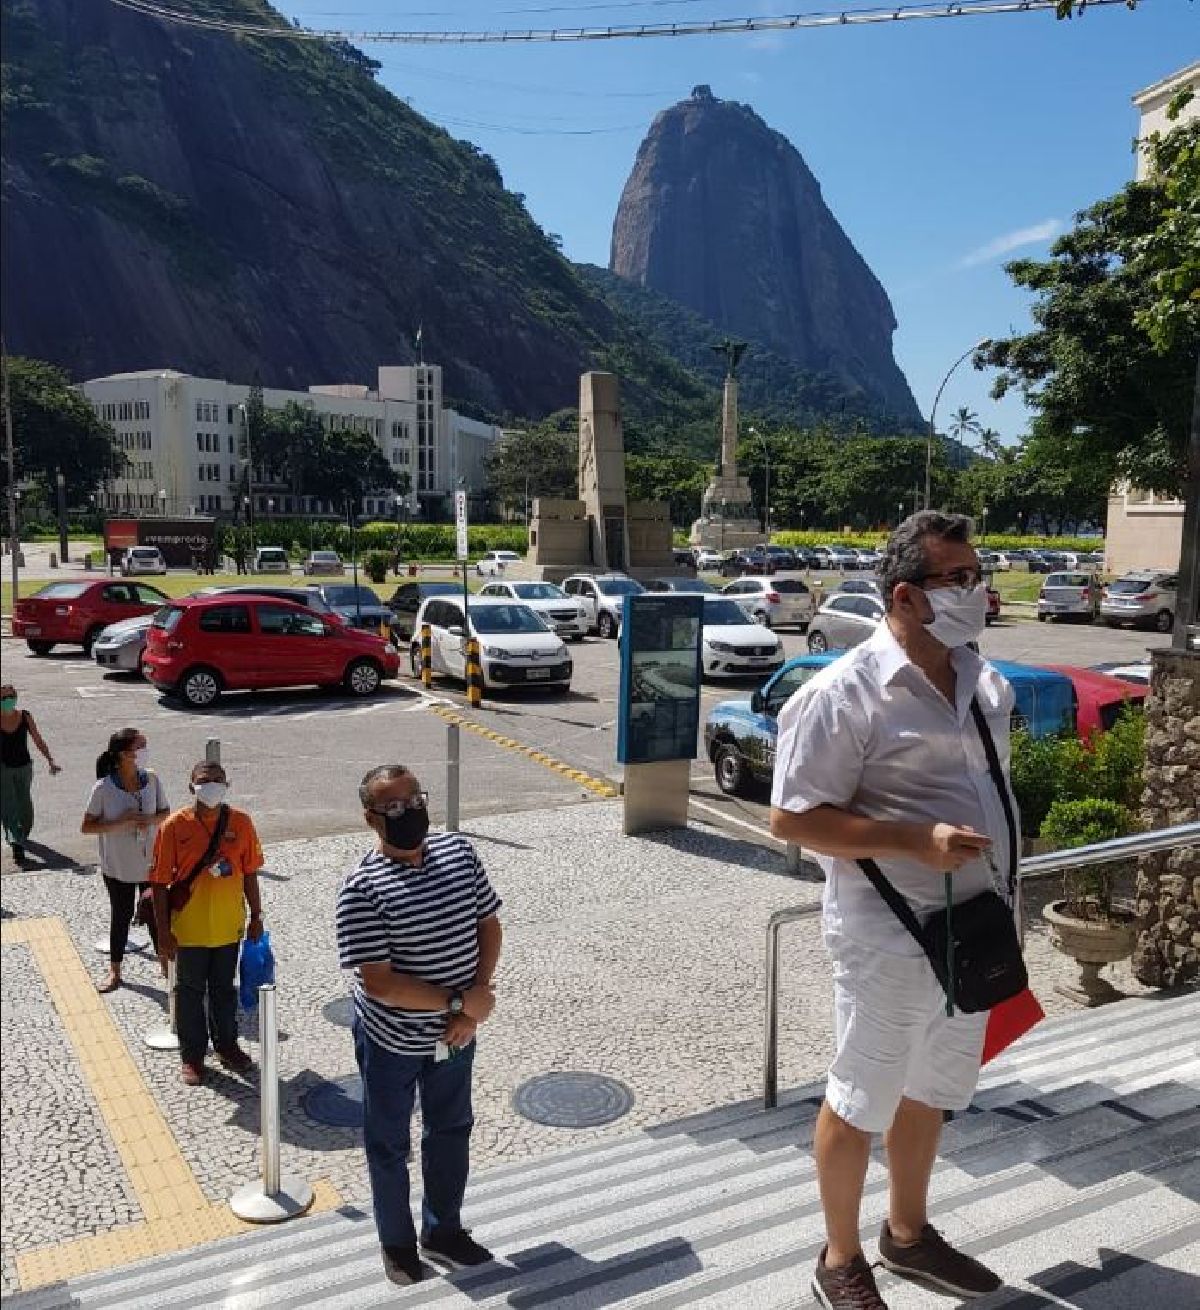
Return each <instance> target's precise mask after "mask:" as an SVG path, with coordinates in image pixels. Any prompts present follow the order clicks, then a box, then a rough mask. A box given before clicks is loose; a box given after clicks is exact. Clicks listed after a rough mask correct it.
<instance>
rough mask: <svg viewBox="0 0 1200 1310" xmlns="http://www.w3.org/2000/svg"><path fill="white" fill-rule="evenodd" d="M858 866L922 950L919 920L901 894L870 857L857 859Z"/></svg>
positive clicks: (922, 943) (923, 944)
mask: <svg viewBox="0 0 1200 1310" xmlns="http://www.w3.org/2000/svg"><path fill="white" fill-rule="evenodd" d="M857 864H858V867H859V868H860V869H861V870H862V871H863V873H865V874H866V875H867V881H868V882H869V883H870V884H871V886H872V887H874V888H875V890H876V891H877V892H878V893H879V894H880V896H882V897H883V899H884V900H885V901H886V902H887V905H888V909H890V910H891V912H892V913H893V914H894V915H895V916H896V918H897V919H899V920H900V922H901V923H902V924H903V925H904V927H905V928H906V929H907V930H908V932H909V934H910V935H911V936H912V937H913V938H914V939H915V940H916V941H917V942H918V944H919V945H920V946H921V948H922V950H923V949H924V946H925V942H924V938H923V937H922V936H921V922H920V920H919V919H918V918H917V916H916V915H915V914H914V913H913V912H912V906H911V905H909V903H908V902H907V901H906V900H905V899H904V897H903V896H901V895H900V893H899V892H898V891H897V890H896V889H895V887H893V886H892V884H891V883H890V882H888V880H887V878H886V877H884V873H883V870H882V869H881V868H880V867H879V865H878V864H876V863H875V861H874V860H872V859H869V858H868V859H865V860H858V861H857Z"/></svg>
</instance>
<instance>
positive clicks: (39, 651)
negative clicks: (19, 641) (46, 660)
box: [26, 641, 54, 655]
mask: <svg viewBox="0 0 1200 1310" xmlns="http://www.w3.org/2000/svg"><path fill="white" fill-rule="evenodd" d="M26 645H28V647H29V649H30V650H31V651H33V653H34V654H35V655H49V654H50V652H51V651H52V650H53V649H54V642H52V641H30V642H27V643H26Z"/></svg>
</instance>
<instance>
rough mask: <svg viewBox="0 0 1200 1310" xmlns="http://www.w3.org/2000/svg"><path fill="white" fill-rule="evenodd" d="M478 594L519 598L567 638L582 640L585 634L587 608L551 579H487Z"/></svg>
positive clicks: (587, 622)
mask: <svg viewBox="0 0 1200 1310" xmlns="http://www.w3.org/2000/svg"><path fill="white" fill-rule="evenodd" d="M479 594H480V595H481V596H499V597H501V598H502V599H504V600H519V601H520V602H521V603H522V604H524V605H528V606H529V608H530V609H531V610H533V612H534V613H535V614H540V615H541V616H542V618H543V619H544V620H545V621H546V623H547V624H548V625H549V626H550V627H551V628H553V630H554V631H555V632H557V633H558V635H559V636H560V637H566V638H567V640H568V641H582V640H583V639H584V637H586V636H587V632H588V626H589V619H588V612H587V607H586V606H585V605H584V604H583V602H582V601H580V600H577V599H576V598H575V597H573V596H568V595H567V593H566V592H565V591H563V589H562V588H561V587H556V586H555V585H554V583H553V582H489V583H488V584H487V585H486V586H485V587H481V588H480V591H479Z"/></svg>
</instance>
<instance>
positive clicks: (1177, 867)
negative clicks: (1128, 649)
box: [1133, 650, 1200, 987]
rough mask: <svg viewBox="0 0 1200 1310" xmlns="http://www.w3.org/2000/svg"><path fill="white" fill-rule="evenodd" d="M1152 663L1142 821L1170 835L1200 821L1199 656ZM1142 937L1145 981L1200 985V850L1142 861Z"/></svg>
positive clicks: (1139, 966) (1158, 658) (1138, 965)
mask: <svg viewBox="0 0 1200 1310" xmlns="http://www.w3.org/2000/svg"><path fill="white" fill-rule="evenodd" d="M1153 663H1154V673H1153V678H1152V694H1151V696H1150V698H1149V699H1148V700H1147V701H1146V777H1145V790H1144V792H1143V794H1142V819H1143V822H1144V823H1145V824H1146V826H1147V827H1149V828H1165V827H1168V826H1170V825H1172V824H1177V823H1190V822H1194V821H1195V820H1197V819H1200V655H1198V654H1195V653H1191V652H1185V651H1177V650H1160V651H1155V652H1154V654H1153ZM1137 930H1138V938H1137V946H1136V947H1135V948H1134V953H1133V971H1134V974H1135V975H1136V977H1137V978H1138V980H1139V981H1140V982H1143V983H1146V984H1147V985H1149V986H1151V987H1178V986H1180V985H1181V984H1183V983H1188V982H1194V981H1195V980H1197V979H1198V978H1200V847H1197V846H1191V847H1184V848H1183V849H1181V850H1176V851H1165V852H1162V853H1161V854H1157V855H1146V856H1143V857H1142V859H1141V860H1140V861H1139V863H1138V879H1137Z"/></svg>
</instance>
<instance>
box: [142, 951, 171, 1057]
mask: <svg viewBox="0 0 1200 1310" xmlns="http://www.w3.org/2000/svg"><path fill="white" fill-rule="evenodd" d="M167 1018H168V1023H167V1026H166V1027H165V1028H164V1027H162V1026H161V1025H160V1026H159V1027H157V1028H151V1029H150V1031H149V1032H148V1033H147V1034H146V1035H145V1036H144V1037H143V1038H142V1040H143V1041H144V1042H145V1043H146V1045H147V1046H148V1047H149V1048H150V1049H151V1050H152V1051H177V1050H179V1037H178V1035H177V1029H176V1025H175V961H174V960H172V961H171V962H170V964H168V965H167Z"/></svg>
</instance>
